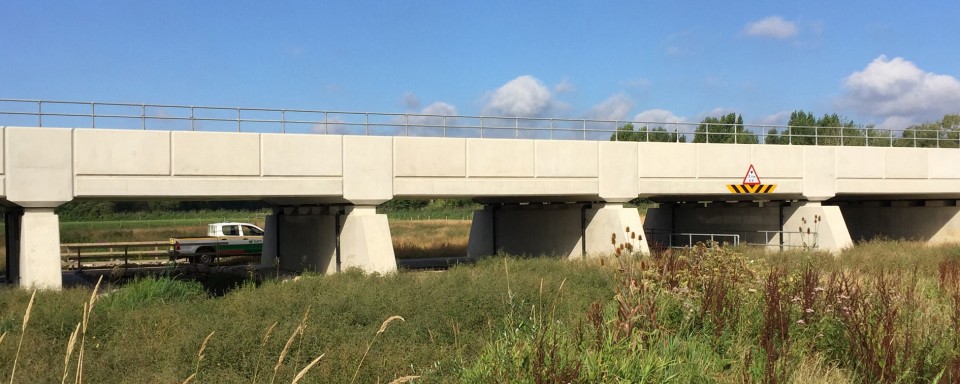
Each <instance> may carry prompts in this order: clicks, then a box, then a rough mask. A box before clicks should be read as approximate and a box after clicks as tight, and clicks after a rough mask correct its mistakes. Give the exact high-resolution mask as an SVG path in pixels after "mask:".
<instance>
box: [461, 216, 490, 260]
mask: <svg viewBox="0 0 960 384" xmlns="http://www.w3.org/2000/svg"><path fill="white" fill-rule="evenodd" d="M496 209H497V206H495V205H487V206H485V207H484V208H483V209H481V210H476V211H473V221H471V222H470V238H469V239H468V240H467V257H470V258H474V259H477V258H480V257H484V256H490V255H493V254H496V253H497V246H496V244H495V243H496V237H495V236H494V231H495V228H494V226H495V223H494V220H493V219H494V216H495V215H496V212H495V210H496Z"/></svg>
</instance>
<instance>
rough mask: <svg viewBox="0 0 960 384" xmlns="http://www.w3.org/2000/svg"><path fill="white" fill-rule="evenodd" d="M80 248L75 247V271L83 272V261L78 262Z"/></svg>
mask: <svg viewBox="0 0 960 384" xmlns="http://www.w3.org/2000/svg"><path fill="white" fill-rule="evenodd" d="M80 248H81V247H77V271H79V272H83V263H81V262H80Z"/></svg>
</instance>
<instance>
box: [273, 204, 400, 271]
mask: <svg viewBox="0 0 960 384" xmlns="http://www.w3.org/2000/svg"><path fill="white" fill-rule="evenodd" d="M275 220H276V228H277V235H276V238H277V241H276V248H277V257H278V258H279V263H280V268H281V269H285V270H291V271H315V272H319V273H336V272H338V271H343V270H346V269H349V268H360V269H362V270H364V271H365V272H376V273H389V272H394V271H396V270H397V261H396V257H395V255H394V253H393V242H392V239H391V237H390V226H389V225H388V224H387V215H383V214H377V212H376V207H375V206H347V207H339V206H332V207H303V208H284V209H283V210H282V212H280V214H279V215H276V219H275ZM267 226H268V227H269V224H268V225H267ZM266 231H267V233H269V231H270V230H269V229H266ZM338 231H339V235H340V236H339V238H340V244H339V249H338V246H337V233H338ZM267 245H268V241H267V239H266V238H264V252H265V253H266V251H267ZM267 257H268V256H264V257H263V260H267Z"/></svg>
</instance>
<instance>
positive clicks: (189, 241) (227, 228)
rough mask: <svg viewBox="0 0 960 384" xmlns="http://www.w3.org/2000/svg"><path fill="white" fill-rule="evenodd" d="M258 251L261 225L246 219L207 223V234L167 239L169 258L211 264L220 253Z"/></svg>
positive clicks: (237, 253)
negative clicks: (205, 235)
mask: <svg viewBox="0 0 960 384" xmlns="http://www.w3.org/2000/svg"><path fill="white" fill-rule="evenodd" d="M262 252H263V229H262V228H260V227H258V226H256V225H253V224H250V223H215V224H210V225H208V226H207V237H196V238H184V239H177V238H171V239H170V260H177V259H187V260H189V261H190V262H192V263H202V264H211V263H213V262H214V261H216V260H217V257H220V256H242V255H259V254H260V253H262Z"/></svg>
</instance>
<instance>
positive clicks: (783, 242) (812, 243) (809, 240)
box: [757, 231, 820, 251]
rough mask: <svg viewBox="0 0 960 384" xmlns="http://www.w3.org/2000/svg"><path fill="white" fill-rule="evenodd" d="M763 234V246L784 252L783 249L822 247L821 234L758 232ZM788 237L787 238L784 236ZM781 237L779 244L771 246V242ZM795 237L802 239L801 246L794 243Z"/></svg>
mask: <svg viewBox="0 0 960 384" xmlns="http://www.w3.org/2000/svg"><path fill="white" fill-rule="evenodd" d="M757 232H759V233H762V234H763V244H760V245H764V246H768V247H780V250H781V251H782V250H783V248H785V247H786V248H818V247H819V246H820V232H817V231H813V232H803V231H757ZM784 235H786V236H784ZM777 236H779V240H780V242H779V244H771V243H770V242H771V241H773V240H775V239H777ZM794 236H799V237H800V242H799V244H798V243H796V242H794V241H792V240H793V239H794Z"/></svg>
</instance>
